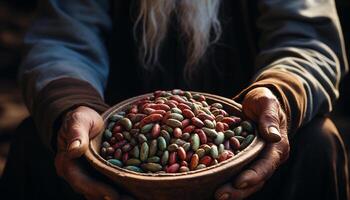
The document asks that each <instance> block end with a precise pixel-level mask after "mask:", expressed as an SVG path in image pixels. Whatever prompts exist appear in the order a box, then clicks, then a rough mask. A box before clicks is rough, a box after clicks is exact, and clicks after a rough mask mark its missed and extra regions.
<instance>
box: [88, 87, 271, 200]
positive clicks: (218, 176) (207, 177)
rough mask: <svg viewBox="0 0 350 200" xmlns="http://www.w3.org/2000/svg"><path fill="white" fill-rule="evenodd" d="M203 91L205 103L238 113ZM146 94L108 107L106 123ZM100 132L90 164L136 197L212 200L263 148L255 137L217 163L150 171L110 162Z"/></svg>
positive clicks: (92, 145)
mask: <svg viewBox="0 0 350 200" xmlns="http://www.w3.org/2000/svg"><path fill="white" fill-rule="evenodd" d="M200 94H203V95H204V96H205V97H206V99H207V101H208V103H213V102H219V103H221V104H223V106H224V109H225V110H226V111H228V113H230V114H233V115H236V116H241V115H242V113H241V105H240V104H238V103H236V102H234V101H233V100H231V99H228V98H224V97H220V96H216V95H212V94H206V93H200ZM150 95H151V94H145V95H141V96H137V97H134V98H131V99H128V100H125V101H123V102H121V103H118V104H117V105H115V106H113V107H111V108H110V109H109V110H107V111H106V112H105V113H103V115H102V117H103V119H104V121H105V124H106V125H107V119H108V118H109V117H110V116H111V115H113V114H114V113H116V112H118V111H122V110H124V108H125V107H126V106H127V105H129V104H130V103H133V102H135V101H137V100H139V99H142V98H144V97H147V96H150ZM102 135H103V134H102V132H101V134H99V135H98V136H97V137H95V138H94V139H93V140H91V142H90V144H89V149H88V151H87V152H86V154H85V156H86V158H87V160H88V161H89V162H90V164H91V165H92V166H93V167H94V168H95V169H96V170H97V171H99V172H100V173H102V174H103V175H105V176H107V177H108V178H110V179H111V180H112V181H114V182H115V183H116V185H117V187H118V188H123V189H124V190H126V191H128V192H129V193H130V194H132V195H133V196H134V197H136V198H137V199H152V200H155V199H169V200H172V199H173V200H175V199H176V200H178V199H182V200H186V199H203V200H204V199H213V195H214V193H215V190H216V189H217V188H218V187H219V186H220V185H222V184H224V183H226V182H227V181H229V180H230V179H231V178H232V177H233V176H234V175H236V174H237V173H239V172H240V171H241V170H242V168H243V167H244V166H246V165H247V164H248V163H250V162H251V161H252V160H253V159H254V158H255V157H256V156H257V155H258V154H259V152H260V151H261V150H262V149H263V147H264V144H265V143H264V141H263V140H262V139H260V138H259V137H255V139H254V140H253V141H252V143H251V144H250V145H249V146H248V147H247V148H245V149H244V150H242V151H241V152H240V153H239V154H237V155H235V156H234V157H233V158H231V159H228V160H226V161H223V162H221V163H219V164H217V165H214V166H210V167H207V168H205V169H200V170H196V171H190V172H185V173H176V174H151V173H137V172H132V171H128V170H125V169H122V168H119V167H117V166H114V165H111V164H110V163H108V162H107V161H106V160H105V159H103V158H102V157H101V156H100V155H99V150H100V146H101V140H102Z"/></svg>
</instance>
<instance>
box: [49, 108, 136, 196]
mask: <svg viewBox="0 0 350 200" xmlns="http://www.w3.org/2000/svg"><path fill="white" fill-rule="evenodd" d="M102 128H103V120H102V118H101V116H100V115H99V114H98V113H97V112H96V111H94V110H93V109H91V108H88V107H84V106H81V107H78V108H76V109H74V110H73V111H70V112H68V113H67V114H66V116H65V117H64V120H63V124H62V126H61V128H60V130H59V133H58V138H57V144H58V145H57V146H58V147H57V150H58V151H57V155H56V158H55V166H56V171H57V174H58V175H59V176H60V177H62V178H63V179H65V180H66V181H67V182H68V183H69V184H70V186H71V187H72V188H73V189H74V190H75V191H76V192H78V193H80V194H83V195H84V197H85V198H86V199H88V200H97V199H99V200H101V199H111V200H121V199H130V198H129V197H124V196H120V195H119V194H118V192H117V191H116V190H115V189H114V188H112V187H111V186H109V185H107V184H105V183H102V182H100V181H97V180H95V179H93V178H91V177H90V176H89V175H88V174H87V173H86V172H85V171H84V169H83V168H82V167H81V166H80V162H79V161H78V158H79V157H81V156H82V155H83V154H84V153H85V151H86V150H87V148H88V144H89V141H90V139H91V138H93V137H95V136H96V135H97V134H98V133H99V132H100V131H101V129H102ZM81 183H84V184H81Z"/></svg>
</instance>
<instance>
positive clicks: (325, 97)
mask: <svg viewBox="0 0 350 200" xmlns="http://www.w3.org/2000/svg"><path fill="white" fill-rule="evenodd" d="M258 2H259V3H258V4H259V5H258V6H259V11H260V15H259V17H258V21H257V26H258V29H259V54H258V56H257V58H256V64H257V67H258V69H259V71H258V73H257V74H256V76H255V78H254V83H253V84H252V85H251V86H250V87H249V88H247V89H246V90H245V91H244V92H243V93H246V92H247V91H249V90H250V89H252V88H254V87H258V86H266V87H269V88H270V89H272V90H273V91H274V92H275V94H277V96H278V97H279V98H280V100H281V102H282V106H283V107H284V109H285V110H286V112H287V114H288V118H289V121H290V128H291V129H292V130H293V131H295V130H296V129H297V128H299V127H300V126H302V125H303V124H305V123H307V122H309V121H310V120H311V119H312V118H313V117H314V116H315V115H317V114H324V113H327V112H330V111H331V110H332V107H333V104H334V103H335V101H336V99H337V98H338V96H339V90H338V89H339V82H340V80H341V78H342V77H343V76H344V75H345V74H346V72H347V71H348V63H347V60H346V55H345V50H344V49H345V48H344V41H343V35H342V30H341V27H340V22H339V19H338V15H337V11H336V6H335V2H334V0H322V1H315V0H261V1H258ZM243 93H242V94H243ZM293 131H292V132H293Z"/></svg>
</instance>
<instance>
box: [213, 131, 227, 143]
mask: <svg viewBox="0 0 350 200" xmlns="http://www.w3.org/2000/svg"><path fill="white" fill-rule="evenodd" d="M224 140H225V135H224V133H223V132H218V134H217V137H216V138H215V139H214V143H215V144H216V145H219V144H222V143H223V142H224Z"/></svg>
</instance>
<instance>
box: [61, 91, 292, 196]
mask: <svg viewBox="0 0 350 200" xmlns="http://www.w3.org/2000/svg"><path fill="white" fill-rule="evenodd" d="M242 105H243V112H244V114H245V116H246V117H248V118H249V119H251V120H253V121H255V122H256V123H257V124H258V126H259V127H258V128H259V132H260V135H261V137H262V138H264V139H265V140H266V141H268V142H269V143H268V144H267V145H266V147H265V149H264V150H263V152H262V153H261V155H260V156H259V158H258V159H257V160H256V161H255V162H254V163H252V164H251V165H250V166H248V168H247V169H245V170H244V171H243V172H241V174H239V176H238V177H237V178H235V179H234V180H233V181H232V182H231V183H227V184H226V185H223V186H222V187H220V188H219V189H218V190H217V191H216V193H215V198H216V199H219V200H225V199H235V200H239V199H244V198H246V197H248V196H250V195H251V194H253V193H255V192H257V191H258V190H260V189H261V188H262V187H263V185H264V183H265V181H266V180H267V179H268V178H269V177H270V176H272V174H273V173H274V171H275V170H276V169H277V167H278V166H279V165H280V164H281V163H283V162H284V161H285V160H286V159H287V158H288V155H289V142H288V136H287V120H286V115H285V113H284V112H283V110H282V108H281V106H280V104H279V102H278V100H277V98H276V96H274V95H273V93H272V92H271V91H270V90H269V89H267V88H262V87H261V88H255V89H253V90H251V91H250V92H249V93H247V95H246V96H245V98H244V100H243V103H242ZM102 128H103V120H102V118H101V116H100V115H99V114H98V113H97V112H96V111H94V110H93V109H91V108H88V107H84V106H81V107H78V108H76V109H74V110H72V111H70V112H68V113H67V114H66V116H65V117H64V120H63V124H62V127H61V129H60V130H59V133H58V153H57V156H56V159H55V166H56V170H57V174H58V175H59V176H61V177H62V178H63V179H65V180H66V181H67V182H68V183H69V184H70V185H71V187H72V188H73V189H74V190H75V191H76V192H78V193H81V194H83V195H84V196H85V197H86V198H87V199H92V200H94V199H96V200H97V199H113V200H114V199H131V198H130V197H125V196H120V195H119V194H118V192H117V191H116V190H115V189H114V188H112V187H111V186H109V185H107V184H105V183H102V182H100V181H97V180H95V179H93V178H91V177H90V176H89V175H88V174H87V173H86V172H85V171H84V169H83V168H82V167H80V165H79V161H78V160H77V159H78V158H79V157H81V156H82V155H83V154H84V153H85V151H86V150H87V148H88V143H89V141H90V139H91V138H93V137H95V136H96V134H98V133H99V132H100V131H101V129H102ZM82 182H83V183H84V184H81V183H82Z"/></svg>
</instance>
